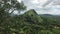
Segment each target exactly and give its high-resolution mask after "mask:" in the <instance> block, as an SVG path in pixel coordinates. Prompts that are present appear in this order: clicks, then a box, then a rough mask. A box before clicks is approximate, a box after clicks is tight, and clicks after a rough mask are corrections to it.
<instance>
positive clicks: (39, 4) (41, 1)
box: [18, 0, 60, 15]
mask: <svg viewBox="0 0 60 34" xmlns="http://www.w3.org/2000/svg"><path fill="white" fill-rule="evenodd" d="M18 1H19V2H21V0H18ZM22 1H23V2H24V4H25V5H26V6H27V9H35V11H36V12H37V13H38V14H53V15H60V0H22Z"/></svg>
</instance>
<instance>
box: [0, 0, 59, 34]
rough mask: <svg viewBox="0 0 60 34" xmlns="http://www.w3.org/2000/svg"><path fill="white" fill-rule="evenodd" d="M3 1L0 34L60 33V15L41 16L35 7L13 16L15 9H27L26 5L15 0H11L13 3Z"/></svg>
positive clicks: (0, 11) (0, 9) (0, 15)
mask: <svg viewBox="0 0 60 34" xmlns="http://www.w3.org/2000/svg"><path fill="white" fill-rule="evenodd" d="M3 1H4V3H3V2H1V3H0V34H60V17H56V16H55V17H54V16H51V15H49V17H47V16H45V15H44V16H42V15H41V16H40V15H38V14H37V13H36V12H35V10H34V9H31V10H29V11H27V12H26V13H24V14H22V15H15V16H11V15H12V14H13V12H14V11H15V10H18V11H21V10H25V9H26V7H25V6H24V4H23V3H19V2H17V1H15V0H11V2H12V3H11V4H9V3H7V2H8V0H3ZM17 3H18V5H17ZM2 4H3V6H1V5H2ZM12 4H14V5H12ZM15 4H16V5H15ZM12 8H13V10H12V12H11V13H9V10H10V9H12Z"/></svg>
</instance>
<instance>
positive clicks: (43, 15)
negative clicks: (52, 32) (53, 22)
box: [39, 14, 60, 17]
mask: <svg viewBox="0 0 60 34" xmlns="http://www.w3.org/2000/svg"><path fill="white" fill-rule="evenodd" d="M39 15H40V16H42V17H60V15H51V14H39Z"/></svg>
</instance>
